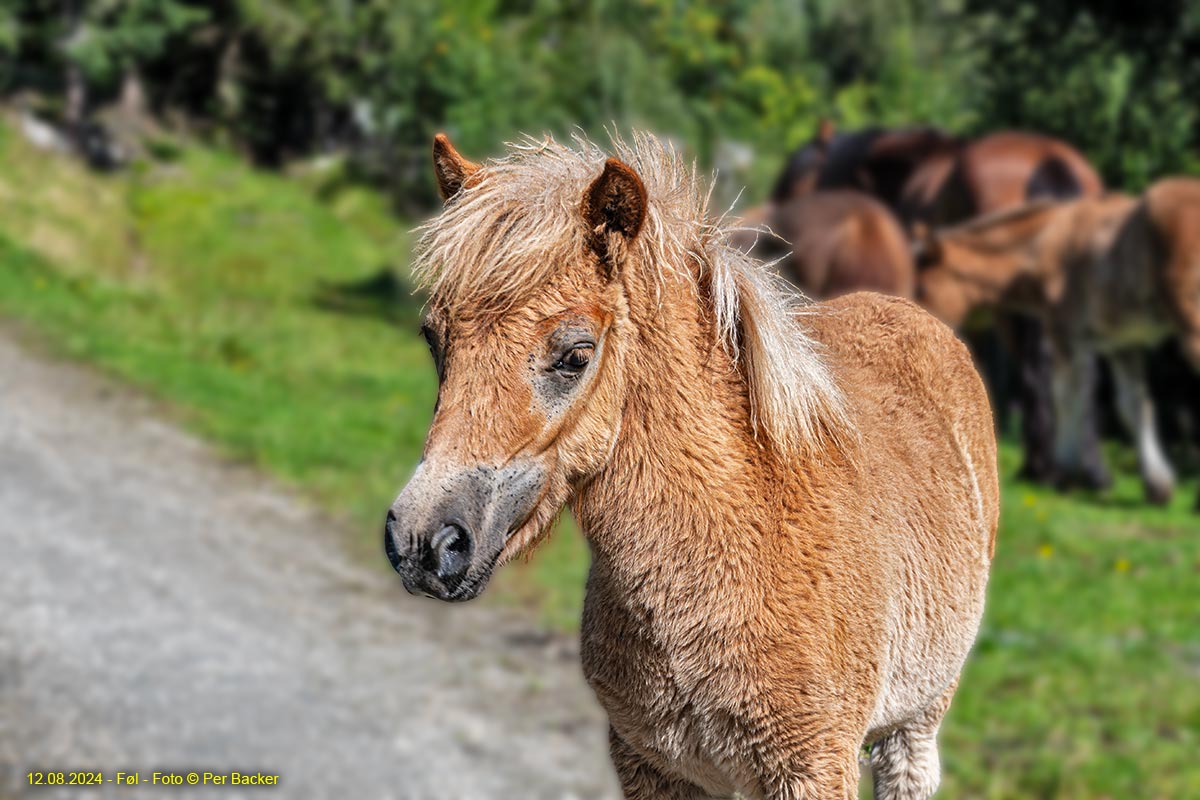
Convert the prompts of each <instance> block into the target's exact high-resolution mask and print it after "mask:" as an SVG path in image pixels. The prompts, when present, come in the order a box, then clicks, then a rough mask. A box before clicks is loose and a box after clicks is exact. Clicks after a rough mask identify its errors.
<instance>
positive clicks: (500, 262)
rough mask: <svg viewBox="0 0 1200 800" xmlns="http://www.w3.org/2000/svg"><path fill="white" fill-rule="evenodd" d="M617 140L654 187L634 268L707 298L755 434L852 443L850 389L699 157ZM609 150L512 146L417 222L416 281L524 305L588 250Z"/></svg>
mask: <svg viewBox="0 0 1200 800" xmlns="http://www.w3.org/2000/svg"><path fill="white" fill-rule="evenodd" d="M612 149H613V154H614V155H615V156H616V157H617V158H619V159H621V160H622V161H624V162H625V163H626V164H628V165H629V166H630V167H632V168H633V169H634V170H635V171H636V172H637V173H638V175H639V176H640V177H641V179H642V181H643V183H644V184H645V186H646V191H647V194H648V196H649V205H648V208H647V211H646V219H645V222H644V223H643V226H642V229H641V231H640V232H639V234H638V236H637V238H636V239H634V241H633V243H632V246H631V247H630V248H629V249H628V251H627V252H626V256H625V257H626V263H630V262H634V261H636V262H637V264H638V266H639V268H640V269H641V270H643V271H645V273H646V274H647V275H648V276H649V277H650V279H651V283H652V285H654V286H656V287H661V286H662V285H663V282H664V281H666V280H668V279H674V280H684V281H686V282H688V283H689V284H690V285H691V287H692V288H693V290H694V292H695V296H696V298H697V300H698V301H699V302H708V303H710V304H711V309H710V310H711V314H712V319H713V320H714V323H715V325H714V327H715V335H716V336H717V337H718V338H719V340H720V342H721V344H722V345H723V346H724V347H725V349H726V351H727V352H728V353H729V354H730V356H731V358H732V359H733V360H734V362H735V363H736V364H738V365H739V367H740V371H741V374H742V375H743V376H744V378H745V381H746V383H747V386H748V389H749V395H750V399H751V414H752V418H753V420H754V425H755V430H756V432H757V433H758V434H759V435H760V436H763V437H765V438H767V439H768V440H770V441H771V442H772V443H774V444H775V446H776V447H777V448H779V449H780V450H781V451H782V452H785V453H796V452H801V451H811V450H815V449H816V448H818V447H820V446H821V445H822V444H825V445H828V444H837V443H839V442H840V441H842V440H843V439H844V438H845V433H846V432H848V431H850V430H851V429H852V428H851V425H850V423H849V420H848V416H847V413H846V409H845V401H844V398H843V395H842V393H841V391H840V390H839V388H838V386H837V383H836V381H835V380H834V377H833V375H832V373H831V371H830V369H829V368H828V366H827V365H826V364H825V363H824V361H823V360H822V358H821V356H820V354H819V352H818V346H817V344H816V343H815V342H814V341H812V339H810V338H809V337H808V336H807V335H806V334H805V333H804V331H803V330H802V329H801V328H800V326H799V325H798V324H797V316H798V314H800V313H802V312H803V306H804V305H805V304H806V302H807V301H805V300H804V299H803V298H801V297H800V296H799V295H797V294H796V293H795V292H793V291H791V290H790V288H787V287H785V286H784V285H782V280H781V279H780V278H778V277H777V276H775V274H774V273H773V272H772V271H771V270H769V269H767V268H765V267H763V265H761V264H760V263H758V262H757V261H755V260H754V259H752V258H751V257H750V256H748V255H746V254H744V253H742V252H740V251H739V250H737V249H736V248H735V247H733V246H732V245H731V244H730V241H729V235H730V233H731V231H732V230H734V227H733V226H732V225H727V224H726V222H725V220H724V219H723V218H721V219H712V218H710V216H709V212H708V202H709V194H710V191H711V187H710V184H709V183H708V182H707V181H705V180H702V179H701V178H700V176H699V175H698V173H697V170H696V166H695V164H694V163H691V164H688V163H685V162H684V160H683V159H682V158H681V157H680V156H679V154H678V153H677V152H676V151H675V150H674V148H673V147H671V146H670V145H669V144H665V143H664V142H662V141H661V140H659V139H657V138H656V137H654V136H651V135H648V134H635V135H634V137H633V140H632V142H631V143H627V142H625V141H622V140H620V139H614V141H613V148H612ZM605 158H606V153H605V152H604V151H602V150H601V149H600V148H598V147H597V146H596V145H594V144H593V143H591V142H590V141H588V140H587V139H585V138H583V137H582V136H576V137H575V138H574V146H573V147H572V146H567V145H564V144H561V143H559V142H556V141H554V140H553V139H550V138H546V139H545V140H535V139H530V138H527V139H525V140H523V141H521V142H518V143H515V144H511V145H509V154H508V155H507V156H505V157H504V158H501V159H497V160H493V161H489V162H487V163H485V164H484V167H483V169H482V170H481V171H480V173H479V176H480V177H479V179H478V180H473V181H469V182H468V184H467V185H466V186H464V187H463V189H462V190H461V191H460V192H459V193H458V194H457V195H455V196H454V197H453V198H451V199H450V200H449V202H448V203H447V204H446V207H445V209H444V210H443V212H442V213H441V214H439V215H438V216H436V217H434V218H433V219H432V220H431V221H430V222H428V223H426V224H425V225H424V226H422V227H421V228H420V234H421V236H420V240H419V243H418V245H417V259H416V263H415V266H414V270H413V273H414V276H415V278H416V280H417V282H418V285H419V287H420V288H423V289H425V290H427V291H428V292H429V293H430V295H431V298H432V303H433V304H434V305H435V306H436V307H440V308H444V309H449V310H454V309H458V310H460V311H461V310H469V311H470V313H488V312H493V313H503V312H504V311H505V310H507V309H510V308H512V307H514V306H515V305H516V304H518V303H519V302H520V301H521V300H522V298H524V297H527V296H528V295H529V293H531V292H533V291H536V290H537V289H538V287H540V286H543V285H544V284H545V283H546V282H547V281H548V280H549V278H550V277H551V275H552V273H553V271H554V270H555V269H557V268H558V267H559V266H560V265H561V264H564V263H571V262H572V261H576V260H578V258H579V257H580V254H581V253H582V252H584V251H585V249H586V248H587V246H588V236H589V231H588V230H587V226H586V223H585V222H584V218H583V214H582V210H581V203H582V199H583V196H584V192H585V190H586V189H587V187H588V186H589V185H590V184H591V182H592V181H593V180H595V179H596V177H597V176H598V175H599V174H600V172H601V170H602V168H603V165H604V161H605ZM702 280H704V281H705V283H706V284H707V286H706V289H707V291H703V292H702V291H701V290H700V285H701V281H702ZM702 298H707V299H702Z"/></svg>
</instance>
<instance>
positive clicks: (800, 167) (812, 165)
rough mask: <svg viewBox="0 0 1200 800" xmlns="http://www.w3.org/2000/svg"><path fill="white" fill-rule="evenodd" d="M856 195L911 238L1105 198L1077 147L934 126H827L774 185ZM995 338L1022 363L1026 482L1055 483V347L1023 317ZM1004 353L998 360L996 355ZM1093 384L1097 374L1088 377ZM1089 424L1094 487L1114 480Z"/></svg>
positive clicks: (984, 344) (1090, 417)
mask: <svg viewBox="0 0 1200 800" xmlns="http://www.w3.org/2000/svg"><path fill="white" fill-rule="evenodd" d="M831 187H850V188H857V189H860V190H863V191H868V192H871V193H873V194H874V195H875V196H877V197H879V198H880V199H881V200H882V201H883V202H884V203H886V204H887V205H888V206H889V207H890V208H891V209H892V210H893V211H894V212H895V213H896V214H897V216H899V218H900V219H901V221H902V222H903V223H904V224H905V226H906V227H908V228H909V229H910V230H914V229H915V230H919V229H921V228H922V227H925V226H929V225H951V224H955V223H959V222H964V221H966V220H968V219H970V218H972V217H975V216H978V215H980V214H988V213H992V212H995V211H1000V210H1002V209H1005V208H1012V207H1015V206H1018V205H1021V204H1022V203H1025V202H1027V201H1029V200H1033V199H1038V198H1043V197H1050V198H1057V199H1068V198H1073V197H1080V196H1091V195H1095V194H1098V193H1099V192H1101V191H1102V190H1103V182H1102V181H1101V179H1100V177H1099V175H1098V174H1097V173H1096V170H1095V169H1094V168H1092V166H1091V165H1090V164H1089V163H1088V161H1087V159H1086V158H1085V157H1084V156H1083V155H1082V154H1081V153H1080V152H1079V151H1078V150H1076V149H1075V148H1074V147H1072V146H1071V145H1069V144H1067V143H1066V142H1063V141H1061V140H1059V139H1055V138H1054V137H1051V136H1045V135H1042V134H1037V133H1029V132H1022V131H1002V132H997V133H992V134H989V135H986V136H983V137H981V138H980V139H977V140H974V141H968V140H965V139H959V138H954V137H951V136H949V135H947V134H945V133H943V132H941V131H939V130H937V129H936V128H906V129H896V130H888V129H882V128H870V129H867V130H862V131H855V132H851V133H846V134H838V133H835V132H834V128H833V125H832V123H830V122H829V121H828V120H823V121H822V122H821V123H820V125H819V126H818V130H817V133H816V135H815V136H814V137H813V139H812V141H810V142H809V143H808V144H806V145H804V146H803V147H801V148H800V149H799V150H797V151H796V153H794V154H793V156H792V157H791V158H790V159H789V161H788V164H787V167H786V168H785V170H784V172H783V174H782V175H781V176H780V178H779V180H778V181H777V182H776V185H775V190H774V192H773V200H774V202H775V203H776V204H779V203H780V202H781V201H780V198H784V197H793V196H796V195H799V194H803V193H805V192H811V191H814V190H816V189H827V188H831ZM996 322H997V331H998V333H999V336H1000V339H1001V340H1002V341H1003V342H1004V343H1005V348H1006V349H1007V350H1008V351H1010V352H1011V353H1013V355H1014V356H1015V361H1016V364H1015V368H1016V370H1017V375H1016V378H1017V392H1016V394H1017V400H1018V403H1019V406H1020V408H1021V429H1022V430H1021V433H1022V440H1023V442H1024V451H1025V456H1024V458H1025V461H1024V464H1023V466H1022V467H1021V474H1022V475H1023V476H1024V477H1026V478H1028V479H1030V480H1033V481H1037V482H1042V483H1047V482H1050V481H1052V480H1053V462H1054V458H1053V441H1054V404H1053V399H1052V397H1051V393H1050V381H1051V375H1052V369H1053V368H1052V365H1051V362H1050V350H1049V344H1048V343H1047V342H1046V339H1045V336H1044V334H1043V333H1042V331H1041V328H1040V324H1039V323H1038V322H1037V321H1036V320H1035V319H1032V318H1029V317H1027V316H1023V315H1003V316H1001V317H1000V318H999V319H998V320H997V321H996ZM989 337H990V334H988V333H986V332H985V333H983V334H982V335H980V334H978V333H970V334H969V338H970V339H972V340H973V346H974V347H975V349H976V352H977V353H979V354H981V360H983V361H985V362H986V365H987V372H988V375H989V378H990V381H989V382H990V383H991V388H992V391H993V393H994V395H995V397H996V406H997V411H998V415H999V417H1000V420H1001V425H1004V424H1005V420H1006V418H1007V412H1008V405H1009V404H1008V400H1007V398H1008V397H1009V394H1010V391H1009V389H1008V385H1009V377H1008V376H1009V373H1010V371H1011V370H1012V369H1013V366H1012V365H1011V363H1010V362H1009V360H1008V359H1005V358H996V357H995V356H993V357H991V358H983V357H982V354H983V353H985V352H989V351H990V352H993V353H997V350H996V346H995V344H994V339H989ZM997 355H998V353H997ZM1085 377H1086V378H1087V379H1088V381H1089V384H1091V385H1094V383H1095V370H1092V371H1091V372H1088V373H1086V375H1085ZM1085 413H1086V414H1087V419H1086V420H1085V422H1084V430H1085V434H1084V445H1083V448H1084V452H1085V457H1084V462H1085V464H1086V465H1087V469H1086V470H1085V475H1086V482H1087V483H1088V484H1089V485H1091V486H1095V487H1101V486H1105V485H1107V483H1108V481H1109V479H1108V475H1107V473H1106V471H1105V469H1104V467H1103V461H1102V459H1101V457H1100V452H1099V435H1098V428H1097V424H1096V420H1095V406H1094V404H1089V405H1088V406H1087V407H1086V409H1085Z"/></svg>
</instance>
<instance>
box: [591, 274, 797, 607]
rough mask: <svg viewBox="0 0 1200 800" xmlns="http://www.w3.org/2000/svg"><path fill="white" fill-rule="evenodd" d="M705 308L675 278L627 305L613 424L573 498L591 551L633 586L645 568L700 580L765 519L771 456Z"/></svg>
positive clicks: (734, 553)
mask: <svg viewBox="0 0 1200 800" xmlns="http://www.w3.org/2000/svg"><path fill="white" fill-rule="evenodd" d="M666 283H668V284H672V283H675V281H672V280H668V281H666ZM680 283H682V282H680ZM638 294H639V295H641V296H644V297H645V296H652V295H653V293H652V292H638ZM631 305H632V303H631ZM711 316H712V315H711V313H707V314H706V313H704V312H702V311H701V309H700V307H699V305H698V303H697V298H696V297H695V292H694V290H692V289H691V288H690V287H687V286H684V285H679V286H666V287H663V288H662V294H661V302H659V303H655V302H652V301H651V302H647V303H646V304H645V306H644V307H642V308H631V309H630V317H631V322H632V325H633V327H634V328H636V330H635V331H631V332H630V333H631V334H632V335H630V336H628V337H626V342H625V346H626V347H628V348H631V350H630V352H627V353H626V354H625V368H626V374H627V376H628V377H627V385H628V389H627V395H626V398H627V402H626V408H625V412H624V415H623V417H622V423H621V432H620V436H619V439H618V442H617V444H616V446H615V448H614V451H613V454H612V457H611V458H610V460H609V463H608V465H607V466H606V467H605V468H604V469H603V470H602V471H601V473H600V474H599V475H597V476H596V477H595V478H594V479H593V480H592V481H590V482H589V484H588V485H587V486H586V487H584V488H583V489H582V491H580V493H579V494H578V496H577V497H576V499H575V502H574V503H573V508H574V511H575V514H576V517H577V518H578V519H579V522H580V524H581V527H582V528H583V531H584V534H585V535H586V536H587V538H588V541H589V543H590V545H591V548H592V552H593V558H594V562H595V563H596V564H597V565H598V566H599V568H601V569H603V570H606V571H607V573H608V574H609V575H610V577H612V578H613V579H615V580H617V581H619V582H623V583H625V584H626V588H627V589H629V590H630V591H636V590H637V588H638V587H639V586H642V584H641V579H642V578H644V577H645V576H646V575H648V574H649V573H650V572H652V571H653V572H654V573H655V580H654V581H651V582H650V583H652V584H653V585H654V586H656V587H658V588H659V589H662V588H663V587H665V586H666V585H668V584H670V583H672V582H674V581H676V580H678V581H679V583H680V585H683V584H684V582H686V584H687V585H689V586H690V587H692V588H693V589H694V590H695V591H702V590H703V586H704V585H705V583H706V581H708V580H710V578H711V575H706V573H711V572H712V569H713V566H714V563H713V559H714V558H717V559H720V561H722V562H726V563H728V562H729V561H730V560H731V559H732V560H741V559H740V558H739V554H748V553H752V552H753V550H754V548H756V547H759V546H760V545H761V542H762V533H763V532H764V531H765V530H767V529H769V528H770V525H771V520H770V518H769V513H770V512H769V509H768V507H767V504H765V503H764V502H763V495H764V490H763V487H764V486H765V485H766V484H767V483H768V481H767V480H765V474H766V473H767V472H768V471H769V470H770V469H771V466H770V465H771V464H772V463H773V462H772V461H771V460H770V459H769V458H767V457H765V454H764V453H763V452H762V451H761V450H760V445H759V442H758V441H757V440H756V439H755V438H754V434H753V426H752V422H751V418H750V410H749V398H748V393H747V389H746V385H745V382H744V381H743V379H742V378H741V376H740V374H739V372H738V370H737V367H736V365H735V364H734V363H733V361H732V359H731V358H730V356H729V355H728V353H727V352H726V351H725V349H724V348H723V347H722V346H721V344H720V343H718V342H717V341H716V336H715V333H714V331H713V326H712V321H711ZM633 348H635V349H633ZM642 588H645V587H644V586H643V587H642Z"/></svg>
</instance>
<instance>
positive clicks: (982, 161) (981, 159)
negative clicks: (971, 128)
mask: <svg viewBox="0 0 1200 800" xmlns="http://www.w3.org/2000/svg"><path fill="white" fill-rule="evenodd" d="M1103 190H1104V181H1103V180H1102V179H1101V178H1100V175H1099V173H1098V172H1096V169H1095V167H1093V166H1092V165H1091V163H1090V162H1089V161H1088V160H1087V158H1086V157H1084V155H1083V154H1082V153H1080V152H1079V151H1078V150H1077V149H1076V148H1074V147H1073V146H1071V145H1070V144H1068V143H1067V142H1064V141H1062V140H1061V139H1056V138H1054V137H1052V136H1046V135H1045V134H1040V133H1032V132H1027V131H998V132H996V133H991V134H988V135H987V136H983V137H981V138H979V139H977V140H975V141H974V142H972V143H971V144H969V145H967V147H965V148H963V150H962V152H961V153H960V154H959V158H958V163H956V164H955V166H954V168H953V170H952V171H951V173H950V175H949V177H948V178H947V179H946V181H945V182H944V185H943V189H942V192H941V194H940V196H939V197H938V198H937V200H936V201H935V206H936V211H935V216H936V222H938V223H940V224H953V223H955V222H961V221H963V220H966V219H969V218H971V217H973V216H977V215H981V214H988V213H991V212H993V211H999V210H1001V209H1004V208H1011V207H1014V206H1018V205H1021V204H1022V203H1024V202H1025V201H1027V200H1030V199H1036V198H1037V197H1053V198H1056V199H1066V198H1069V197H1080V196H1084V197H1086V196H1091V195H1096V194H1099V193H1100V192H1102V191H1103Z"/></svg>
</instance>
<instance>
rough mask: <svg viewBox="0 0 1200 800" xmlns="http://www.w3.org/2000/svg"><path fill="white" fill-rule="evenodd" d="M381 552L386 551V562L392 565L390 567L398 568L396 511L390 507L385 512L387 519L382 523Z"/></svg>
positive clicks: (399, 560)
mask: <svg viewBox="0 0 1200 800" xmlns="http://www.w3.org/2000/svg"><path fill="white" fill-rule="evenodd" d="M383 552H385V553H387V557H388V563H390V564H391V565H392V569H394V570H397V571H399V570H400V562H401V559H400V552H399V551H398V550H397V549H396V512H394V511H392V510H391V509H390V508H389V509H388V512H387V521H385V522H384V523H383Z"/></svg>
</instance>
